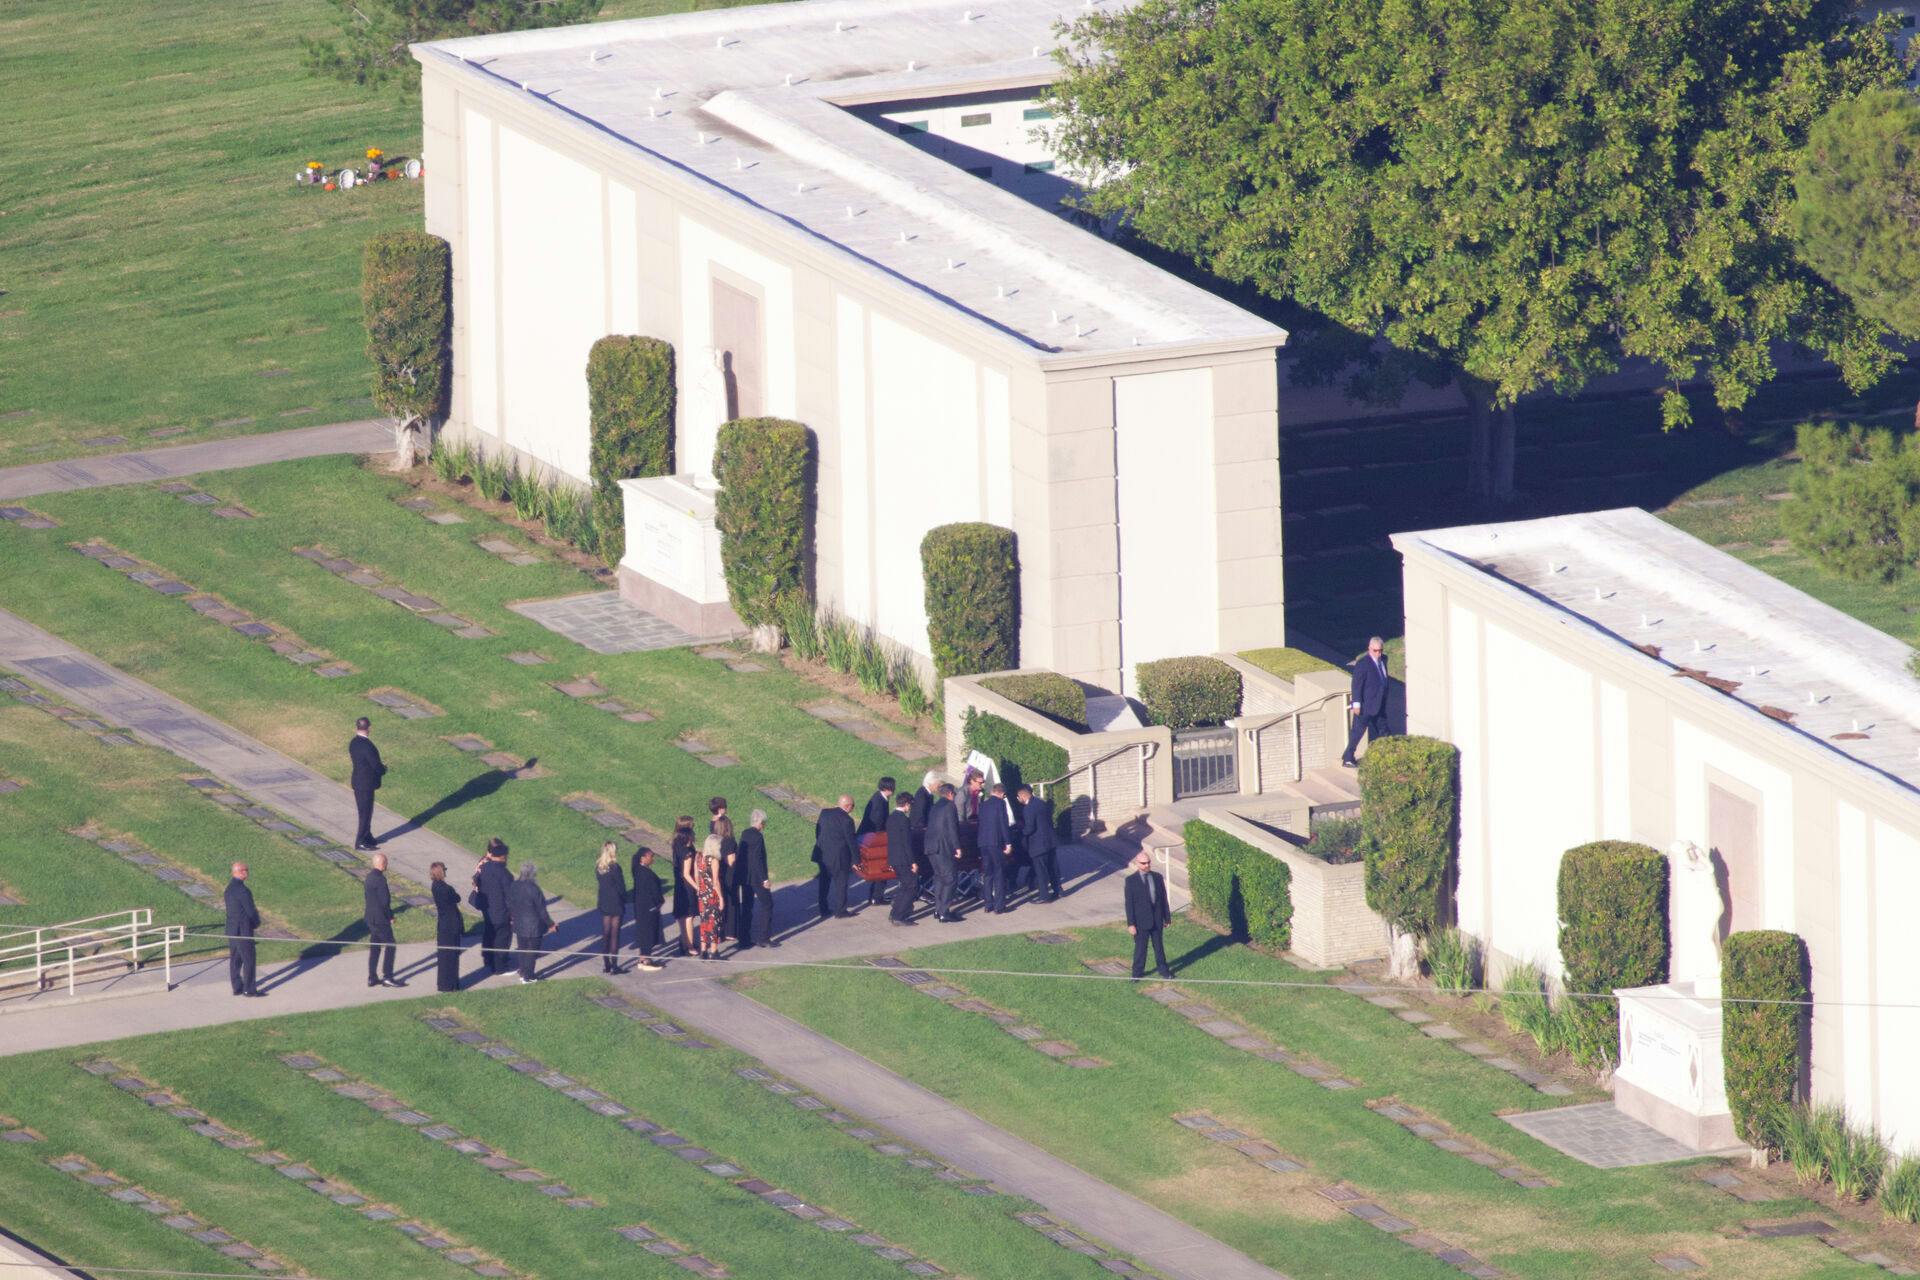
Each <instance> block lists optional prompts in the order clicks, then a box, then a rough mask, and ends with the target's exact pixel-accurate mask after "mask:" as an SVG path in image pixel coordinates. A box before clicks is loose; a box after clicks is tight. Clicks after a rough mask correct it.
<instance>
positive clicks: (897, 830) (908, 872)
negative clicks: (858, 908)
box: [886, 796, 920, 925]
mask: <svg viewBox="0 0 1920 1280" xmlns="http://www.w3.org/2000/svg"><path fill="white" fill-rule="evenodd" d="M886 831H887V865H888V866H889V867H892V868H893V875H894V880H895V884H894V890H893V907H892V909H891V910H889V911H888V912H887V923H889V924H904V925H911V924H912V923H913V921H912V920H910V919H908V918H907V917H908V916H909V915H911V914H912V912H913V900H914V899H915V898H916V897H918V896H919V895H920V877H919V876H918V875H917V874H915V872H914V866H915V865H916V864H915V861H914V853H913V797H912V796H901V797H900V802H899V803H898V804H897V805H895V806H894V810H893V812H892V813H890V814H888V815H887V827H886Z"/></svg>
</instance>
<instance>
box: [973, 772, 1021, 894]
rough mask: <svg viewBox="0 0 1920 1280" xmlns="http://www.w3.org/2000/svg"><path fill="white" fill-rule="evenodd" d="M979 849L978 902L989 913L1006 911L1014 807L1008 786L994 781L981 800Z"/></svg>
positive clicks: (976, 839)
mask: <svg viewBox="0 0 1920 1280" xmlns="http://www.w3.org/2000/svg"><path fill="white" fill-rule="evenodd" d="M974 847H975V848H977V849H979V851H980V905H981V907H982V908H984V909H985V910H986V911H987V913H988V914H990V915H992V914H998V913H1000V912H1004V911H1006V910H1007V871H1008V870H1009V864H1010V863H1011V861H1012V859H1013V810H1012V808H1011V807H1009V806H1008V804H1007V789H1006V788H1005V787H1004V786H1002V785H1001V784H999V783H998V782H996V783H994V784H993V789H992V790H991V791H989V792H988V793H987V795H986V798H985V799H983V800H981V801H980V826H979V828H978V835H976V836H975V838H974Z"/></svg>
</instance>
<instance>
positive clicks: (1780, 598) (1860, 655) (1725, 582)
mask: <svg viewBox="0 0 1920 1280" xmlns="http://www.w3.org/2000/svg"><path fill="white" fill-rule="evenodd" d="M1393 545H1394V546H1395V548H1397V549H1398V550H1399V551H1400V553H1401V554H1402V555H1405V556H1409V557H1411V556H1413V555H1416V554H1421V553H1428V554H1439V555H1443V556H1447V557H1450V558H1452V559H1454V560H1456V561H1460V562H1464V563H1465V564H1467V565H1468V566H1469V567H1472V568H1475V569H1479V570H1480V571H1482V572H1484V573H1486V574H1489V575H1490V576H1492V577H1495V578H1498V579H1500V580H1502V581H1503V582H1506V583H1509V584H1511V585H1512V586H1514V587H1516V588H1518V589H1519V591H1520V592H1521V593H1524V594H1525V595H1526V596H1529V597H1531V598H1532V599H1533V600H1534V601H1536V602H1537V603H1538V604H1539V606H1540V607H1541V608H1543V609H1551V610H1553V611H1555V612H1558V613H1561V614H1565V615H1570V616H1571V617H1572V618H1575V619H1578V620H1580V621H1582V622H1585V623H1587V624H1589V625H1590V626H1591V627H1592V628H1593V629H1594V630H1595V631H1598V632H1600V633H1602V634H1603V635H1605V636H1607V637H1608V638H1610V639H1612V640H1615V641H1617V642H1618V643H1619V644H1620V645H1622V646H1624V647H1628V648H1632V649H1635V650H1638V651H1639V653H1638V655H1637V656H1636V657H1635V658H1634V660H1635V661H1643V662H1650V663H1657V664H1659V665H1660V666H1662V667H1665V668H1667V669H1668V671H1669V673H1670V674H1672V675H1674V676H1676V677H1682V678H1684V677H1686V676H1687V675H1690V674H1691V675H1694V676H1695V678H1698V677H1705V678H1706V679H1705V681H1703V682H1702V683H1704V684H1705V685H1706V687H1707V688H1710V689H1717V690H1718V691H1719V692H1720V693H1722V694H1724V695H1725V696H1727V697H1730V698H1732V699H1734V700H1736V701H1738V702H1741V703H1744V704H1745V705H1747V706H1748V707H1751V708H1753V709H1754V710H1756V711H1759V712H1761V713H1762V714H1764V715H1767V716H1769V717H1771V718H1772V722H1773V723H1772V724H1767V723H1766V722H1757V723H1756V729H1757V730H1760V731H1766V730H1770V729H1771V730H1775V731H1777V732H1780V733H1792V734H1795V735H1797V736H1799V737H1801V738H1803V739H1811V740H1813V741H1815V742H1817V743H1819V744H1820V745H1821V746H1823V747H1825V748H1827V749H1828V750H1831V751H1833V752H1836V753H1837V754H1839V755H1841V756H1844V757H1846V758H1847V759H1849V760H1851V761H1853V762H1854V763H1856V764H1858V765H1862V766H1864V767H1866V768H1868V769H1871V770H1873V771H1874V772H1875V773H1877V774H1880V775H1881V776H1882V777H1884V778H1887V779H1890V780H1892V781H1895V782H1897V783H1899V784H1901V785H1902V786H1904V787H1906V788H1908V789H1910V790H1920V727H1917V726H1920V681H1916V680H1915V679H1914V677H1913V676H1911V675H1909V674H1908V673H1907V658H1908V655H1909V654H1911V653H1912V652H1913V651H1912V650H1911V649H1909V648H1908V647H1907V646H1906V645H1905V644H1902V643H1901V642H1900V641H1898V640H1896V639H1894V638H1893V637H1892V636H1890V635H1887V634H1886V633H1885V632H1883V631H1878V630H1876V629H1874V628H1873V627H1870V626H1868V625H1867V624H1866V623H1864V622H1861V621H1859V620H1858V619H1856V618H1852V617H1849V616H1848V615H1846V614H1844V613H1841V612H1840V611H1839V610H1838V609H1835V608H1832V607H1831V606H1829V605H1825V604H1822V603H1820V602H1819V601H1818V600H1815V599H1814V598H1813V597H1812V596H1809V595H1807V594H1806V593H1805V592H1803V591H1800V590H1798V589H1796V588H1794V587H1790V586H1788V585H1787V584H1786V583H1784V582H1782V581H1780V580H1779V579H1778V578H1775V577H1772V576H1770V575H1768V574H1766V573H1763V572H1761V571H1760V570H1758V569H1755V568H1753V567H1752V566H1751V565H1747V564H1744V563H1742V562H1741V561H1739V560H1737V559H1735V558H1734V557H1732V556H1730V555H1728V554H1726V553H1725V552H1723V551H1718V550H1716V549H1714V548H1713V547H1710V546H1708V545H1707V544H1706V543H1704V542H1701V541H1700V540H1699V539H1698V538H1695V537H1693V536H1691V535H1689V534H1686V533H1682V532H1681V531H1680V530H1678V529H1676V528H1674V527H1673V526H1672V525H1670V524H1668V523H1666V522H1665V521H1664V520H1660V519H1658V518H1657V517H1655V516H1651V515H1649V514H1647V513H1646V512H1645V511H1641V510H1639V509H1637V508H1632V507H1627V508H1621V509H1619V510H1614V511H1595V512H1591V513H1589V514H1586V515H1572V516H1554V517H1551V518H1549V519H1544V520H1520V521H1513V522H1511V523H1506V524H1479V525H1463V526H1460V527H1458V528H1453V529H1434V530H1427V531H1424V532H1418V533H1398V534H1395V535H1393ZM1702 692H1703V693H1704V692H1705V689H1703V690H1702ZM1708 696H1712V695H1711V694H1709V695H1708Z"/></svg>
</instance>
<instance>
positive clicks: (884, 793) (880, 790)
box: [854, 778, 894, 904]
mask: <svg viewBox="0 0 1920 1280" xmlns="http://www.w3.org/2000/svg"><path fill="white" fill-rule="evenodd" d="M893 790H894V781H893V779H892V778H882V779H880V783H879V785H878V786H876V787H875V788H874V790H873V794H872V795H870V796H868V797H867V807H866V808H865V809H864V810H863V811H862V812H861V814H860V827H859V829H858V830H857V831H855V832H854V835H855V837H856V840H857V837H859V836H865V835H872V834H873V833H874V832H876V831H885V830H886V829H887V815H888V811H889V810H890V809H891V808H892V807H893ZM854 847H855V848H856V849H857V848H859V845H858V843H857V842H856V844H855V845H854ZM888 847H889V848H891V847H892V846H891V845H889V846H888ZM886 900H887V882H886V881H885V880H869V881H867V902H868V903H869V904H872V903H875V902H885V901H886Z"/></svg>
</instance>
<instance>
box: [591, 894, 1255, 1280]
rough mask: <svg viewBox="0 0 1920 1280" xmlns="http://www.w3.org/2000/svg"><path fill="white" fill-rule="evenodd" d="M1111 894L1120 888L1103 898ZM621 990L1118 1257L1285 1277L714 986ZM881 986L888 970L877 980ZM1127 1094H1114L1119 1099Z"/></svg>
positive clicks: (1204, 1277)
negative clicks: (1022, 1200) (1021, 1199)
mask: <svg viewBox="0 0 1920 1280" xmlns="http://www.w3.org/2000/svg"><path fill="white" fill-rule="evenodd" d="M1103 896H1108V897H1112V896H1115V895H1112V894H1109V895H1103ZM651 976H652V975H634V976H633V977H631V978H627V979H623V980H621V985H622V986H624V987H626V988H627V990H628V991H629V992H630V993H631V994H633V995H634V996H636V997H637V998H639V999H642V1000H645V1001H647V1002H648V1003H650V1004H653V1005H657V1006H658V1007H659V1008H661V1009H663V1010H665V1011H666V1012H667V1013H669V1014H671V1015H672V1016H673V1018H674V1019H675V1020H676V1021H679V1022H684V1023H686V1024H687V1025H689V1026H692V1027H697V1028H698V1029H699V1030H700V1031H701V1033H702V1034H704V1035H707V1036H711V1037H713V1038H714V1039H717V1040H723V1041H725V1042H726V1043H728V1044H730V1045H732V1046H733V1047H734V1048H736V1049H739V1050H741V1051H742V1052H744V1053H747V1054H751V1055H752V1056H753V1057H755V1058H758V1059H759V1060H760V1061H762V1062H764V1063H766V1064H767V1066H769V1067H771V1068H772V1069H773V1070H775V1071H778V1072H779V1073H780V1074H781V1075H784V1076H787V1077H788V1078H790V1079H792V1080H794V1081H795V1082H797V1083H799V1084H801V1085H803V1086H805V1087H806V1088H807V1089H808V1090H809V1091H811V1092H813V1093H816V1094H818V1095H819V1096H820V1097H822V1098H825V1099H826V1100H827V1101H829V1102H832V1103H834V1104H835V1105H837V1106H840V1107H844V1108H845V1109H846V1110H848V1111H853V1112H857V1113H858V1114H860V1115H863V1116H867V1117H869V1118H871V1119H873V1120H876V1121H879V1122H880V1123H882V1124H884V1125H886V1127H887V1128H889V1129H891V1130H893V1132H895V1133H897V1134H899V1135H900V1136H901V1137H902V1138H905V1139H907V1140H908V1141H910V1142H914V1143H917V1144H919V1145H920V1146H923V1147H925V1148H926V1149H927V1150H928V1151H931V1152H932V1153H933V1154H935V1155H937V1156H939V1157H940V1158H941V1159H942V1160H946V1161H949V1162H950V1163H952V1164H954V1165H957V1166H958V1167H960V1168H962V1169H965V1170H966V1171H967V1172H969V1173H973V1174H978V1175H979V1176H981V1177H983V1178H986V1179H987V1180H989V1181H990V1182H992V1183H993V1184H994V1185H995V1186H997V1187H999V1188H1001V1189H1002V1190H1005V1191H1011V1192H1013V1193H1015V1194H1016V1195H1023V1196H1026V1197H1027V1198H1028V1199H1030V1200H1033V1201H1034V1202H1036V1203H1037V1204H1039V1205H1041V1206H1042V1207H1043V1208H1045V1209H1046V1210H1047V1211H1048V1212H1049V1213H1052V1214H1054V1215H1055V1216H1056V1217H1058V1218H1060V1219H1061V1220H1063V1221H1065V1222H1068V1223H1071V1224H1072V1225H1073V1227H1074V1228H1075V1229H1077V1230H1082V1231H1085V1232H1087V1233H1089V1234H1091V1235H1094V1236H1098V1237H1099V1238H1100V1239H1102V1240H1105V1241H1106V1242H1107V1243H1108V1244H1110V1245H1112V1246H1113V1247H1114V1248H1115V1249H1118V1250H1120V1251H1121V1252H1123V1253H1127V1254H1130V1255H1132V1256H1133V1257H1134V1258H1136V1259H1138V1260H1139V1261H1140V1262H1143V1263H1145V1264H1146V1265H1147V1266H1150V1267H1152V1268H1154V1269H1155V1270H1156V1271H1159V1272H1161V1273H1162V1274H1164V1275H1168V1276H1173V1277H1179V1278H1182V1280H1284V1277H1282V1276H1281V1274H1280V1273H1279V1272H1277V1271H1274V1270H1272V1269H1271V1268H1269V1267H1265V1266H1262V1265H1261V1264H1260V1263H1258V1262H1255V1261H1254V1260H1253V1259H1252V1258H1249V1257H1247V1256H1246V1255H1245V1254H1243V1253H1241V1252H1240V1251H1239V1250H1237V1249H1232V1248H1229V1247H1228V1246H1226V1245H1224V1244H1221V1243H1220V1242H1219V1241H1218V1240H1215V1239H1214V1238H1213V1237H1212V1236H1209V1235H1207V1234H1205V1233H1204V1232H1201V1231H1198V1230H1196V1229H1195V1228H1193V1227H1190V1226H1188V1225H1187V1224H1186V1223H1184V1222H1182V1221H1180V1220H1179V1219H1178V1218H1175V1217H1173V1216H1172V1215H1170V1214H1167V1213H1163V1212H1161V1211H1160V1210H1159V1209H1156V1208H1154V1207H1153V1206H1152V1205H1150V1204H1147V1203H1146V1202H1145V1201H1143V1200H1139V1199H1136V1198H1135V1197H1133V1196H1131V1195H1128V1194H1127V1193H1126V1192H1124V1191H1121V1190H1120V1189H1118V1188H1117V1187H1114V1186H1112V1185H1111V1184H1109V1183H1106V1182H1102V1181H1101V1180H1100V1179H1098V1178H1096V1177H1094V1176H1093V1175H1091V1174H1089V1173H1086V1172H1084V1171H1083V1170H1081V1169H1079V1168H1077V1167H1076V1166H1074V1165H1071V1164H1069V1163H1067V1162H1066V1161H1065V1160H1062V1159H1060V1158H1059V1157H1057V1156H1054V1155H1050V1154H1049V1153H1047V1152H1046V1151H1043V1150H1041V1149H1040V1148H1039V1147H1036V1146H1034V1145H1033V1144H1032V1143H1030V1142H1026V1141H1024V1140H1023V1139H1020V1138H1017V1137H1015V1136H1014V1135H1013V1134H1011V1133H1008V1132H1007V1131H1006V1130H1004V1129H1001V1128H999V1127H997V1126H995V1125H992V1124H989V1123H987V1122H986V1121H985V1120H982V1119H981V1118H980V1117H979V1116H976V1115H974V1114H973V1113H972V1112H970V1111H967V1110H964V1109H962V1108H961V1107H958V1106H956V1105H954V1104H953V1103H952V1102H949V1101H947V1099H945V1098H943V1097H941V1096H940V1095H939V1094H937V1093H934V1092H932V1091H930V1090H927V1089H923V1088H921V1087H920V1086H919V1085H917V1084H914V1083H913V1082H912V1081H911V1080H908V1079H906V1078H904V1077H902V1076H899V1075H896V1074H895V1073H893V1072H891V1071H889V1070H887V1069H886V1068H884V1067H882V1066H879V1065H878V1064H876V1063H874V1062H871V1061H869V1060H868V1059H866V1058H864V1057H862V1056H860V1055H859V1054H857V1053H855V1052H854V1051H853V1050H851V1049H849V1048H847V1047H846V1046H844V1045H842V1044H839V1043H837V1042H835V1041H833V1040H829V1039H827V1038H826V1037H825V1036H823V1035H820V1034H819V1033H818V1032H815V1031H812V1030H810V1029H808V1028H807V1027H804V1026H802V1025H801V1024H799V1023H797V1022H795V1021H793V1019H791V1018H788V1017H786V1016H785V1015H784V1014H780V1013H776V1012H775V1011H773V1010H772V1009H769V1008H767V1007H766V1006H765V1005H763V1004H759V1003H757V1002H755V1001H753V1000H751V999H749V998H747V997H746V996H743V995H741V994H739V993H738V992H736V991H732V990H729V989H728V988H726V987H723V986H721V985H720V984H719V983H717V982H713V981H705V982H658V983H656V982H653V981H650V978H651ZM882 980H883V981H884V977H882ZM1124 1096H1125V1095H1124V1090H1123V1091H1122V1092H1121V1094H1120V1095H1119V1096H1118V1097H1117V1098H1116V1101H1117V1102H1119V1103H1120V1104H1121V1105H1124Z"/></svg>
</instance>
